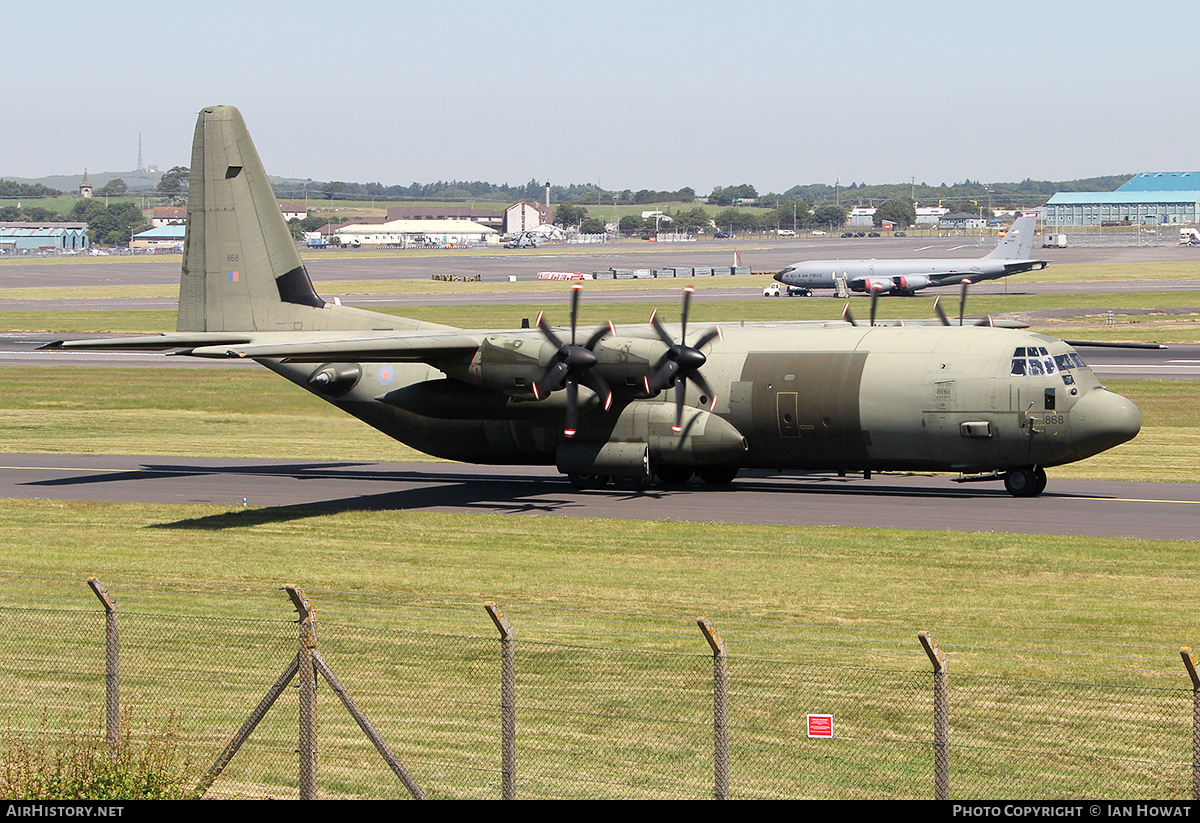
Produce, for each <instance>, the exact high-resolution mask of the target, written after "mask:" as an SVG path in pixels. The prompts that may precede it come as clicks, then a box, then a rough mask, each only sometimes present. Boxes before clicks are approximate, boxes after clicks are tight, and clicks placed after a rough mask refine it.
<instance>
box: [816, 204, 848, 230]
mask: <svg viewBox="0 0 1200 823" xmlns="http://www.w3.org/2000/svg"><path fill="white" fill-rule="evenodd" d="M812 222H813V224H814V225H817V226H829V227H830V228H831V229H836V228H841V227H842V226H844V225H846V209H845V208H844V207H842V206H830V205H824V206H818V207H817V210H816V211H814V212H813V216H812Z"/></svg>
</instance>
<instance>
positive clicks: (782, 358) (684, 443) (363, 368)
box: [50, 106, 1141, 496]
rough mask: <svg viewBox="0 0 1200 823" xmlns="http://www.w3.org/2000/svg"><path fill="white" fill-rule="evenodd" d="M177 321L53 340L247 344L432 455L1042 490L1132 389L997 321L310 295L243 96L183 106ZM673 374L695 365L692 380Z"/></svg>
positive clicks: (678, 476)
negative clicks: (417, 308) (632, 319)
mask: <svg viewBox="0 0 1200 823" xmlns="http://www.w3.org/2000/svg"><path fill="white" fill-rule="evenodd" d="M187 209H188V211H187V235H186V240H185V245H184V262H183V273H182V278H181V283H180V289H179V318H178V326H177V328H178V331H176V332H174V333H169V334H163V335H154V336H142V337H132V338H124V339H109V340H90V341H67V342H64V341H56V342H55V343H51V344H50V347H54V348H65V349H85V348H110V349H148V350H172V352H171V353H173V354H176V355H186V356H191V357H209V358H227V357H248V358H252V359H254V360H256V361H258V362H259V363H261V364H262V365H264V366H266V367H267V368H269V369H271V370H272V371H274V372H276V373H278V374H280V375H282V376H283V377H285V378H287V379H288V380H291V381H292V382H294V383H296V384H297V385H299V386H301V387H303V388H305V389H307V390H308V391H310V392H312V393H313V394H316V395H318V396H319V397H322V398H323V399H325V400H327V401H329V402H330V403H333V404H334V405H336V406H338V407H339V408H341V409H343V410H345V411H346V412H348V413H350V414H352V415H354V416H355V417H358V418H360V419H361V420H363V421H365V422H366V423H369V424H370V425H372V426H374V427H376V428H377V429H379V430H380V431H382V432H384V433H386V434H388V435H390V436H391V437H394V438H396V439H397V440H400V441H402V442H404V443H406V444H408V445H410V446H412V447H414V448H417V449H419V450H421V451H423V452H426V453H428V454H432V455H436V456H439V457H444V458H450V459H453V460H461V461H466V462H473V463H509V464H545V465H555V466H557V467H558V469H559V470H560V471H561V472H563V473H564V474H566V475H568V477H569V478H570V479H571V481H572V482H573V483H575V484H576V485H577V486H579V487H582V488H588V487H593V488H594V487H600V486H602V485H605V484H606V483H607V482H608V479H609V478H610V477H611V478H613V479H614V481H615V482H617V484H618V485H620V486H623V487H626V488H635V489H636V488H641V487H643V486H645V485H646V484H648V483H649V482H651V481H652V480H653V478H654V477H655V476H657V477H659V478H661V479H662V480H663V481H664V482H668V483H682V482H685V481H686V480H688V479H689V478H690V477H691V476H692V475H693V474H699V476H700V478H701V479H703V480H704V481H706V482H708V483H714V484H719V483H728V482H730V481H731V480H733V478H734V476H735V475H736V474H737V472H738V470H739V469H742V468H757V469H777V470H785V469H803V470H828V471H841V472H862V473H863V475H864V476H866V477H869V476H870V474H871V472H873V471H880V470H907V471H952V472H959V473H960V474H961V476H962V478H961V479H1003V481H1004V483H1005V486H1006V487H1007V489H1008V491H1009V492H1010V493H1012V494H1013V495H1016V496H1034V495H1037V494H1039V493H1040V492H1041V491H1042V490H1043V489H1044V487H1045V484H1046V473H1045V468H1046V467H1049V466H1056V465H1059V464H1062V463H1069V462H1072V461H1075V460H1081V459H1083V458H1085V457H1088V456H1089V455H1093V454H1096V453H1098V452H1101V451H1104V450H1105V449H1109V448H1111V447H1113V446H1115V445H1117V444H1118V443H1122V442H1124V441H1126V440H1129V439H1130V438H1132V437H1134V436H1135V435H1136V434H1137V432H1138V430H1139V428H1140V426H1141V415H1140V414H1139V412H1138V409H1137V407H1136V406H1134V405H1133V404H1132V403H1131V402H1129V401H1128V400H1127V399H1125V398H1124V397H1121V396H1120V395H1117V394H1114V393H1112V392H1109V391H1107V390H1105V389H1104V388H1103V387H1102V386H1101V385H1100V384H1099V381H1098V380H1097V379H1096V377H1095V375H1094V374H1093V373H1092V371H1091V370H1090V369H1089V368H1088V367H1087V366H1086V365H1084V363H1083V361H1082V360H1080V358H1079V356H1078V355H1077V354H1076V353H1075V351H1074V350H1072V348H1071V347H1070V346H1068V345H1067V344H1066V343H1064V342H1062V341H1061V340H1056V339H1054V338H1050V337H1046V336H1044V335H1040V334H1034V333H1031V332H1028V331H1024V330H1021V329H1014V328H995V327H992V326H991V325H986V324H985V325H982V326H978V325H964V324H962V322H961V319H960V323H959V324H958V325H955V324H952V323H951V322H950V321H948V320H947V319H946V318H945V316H944V315H941V323H940V324H939V323H938V321H937V320H933V321H929V322H927V323H926V324H925V325H915V324H911V323H910V324H906V325H900V324H895V325H875V324H874V319H873V318H872V323H871V324H870V325H860V324H855V323H854V322H853V321H852V320H851V321H850V322H847V321H845V320H842V321H836V322H829V323H824V322H817V323H811V322H810V323H740V322H739V323H730V324H726V325H724V326H722V327H719V328H718V327H714V328H708V329H704V330H702V331H701V332H699V333H696V332H695V330H694V329H692V330H691V331H689V329H688V325H687V315H688V299H689V296H690V294H691V292H690V290H688V291H685V293H684V301H683V310H682V314H681V318H680V323H678V324H670V325H664V324H663V323H662V322H661V321H660V320H659V319H658V317H652V318H651V322H650V323H649V324H647V325H631V326H621V327H614V326H612V325H606V326H601V327H600V328H598V329H596V330H594V331H591V332H586V333H584V332H583V331H581V330H579V329H577V327H576V326H577V323H576V317H577V309H578V303H579V291H578V290H576V291H573V292H572V303H571V310H570V312H571V323H570V326H569V327H566V328H561V327H560V328H554V327H551V326H550V325H549V324H548V323H547V322H546V321H545V320H542V319H540V318H539V322H538V323H537V328H531V329H520V330H475V331H471V330H464V329H458V328H454V327H451V326H443V325H439V324H435V323H427V322H421V321H418V320H410V319H405V318H402V317H394V316H392V315H389V314H380V313H375V312H370V311H363V310H359V309H354V308H350V307H346V306H341V305H338V304H330V303H327V302H325V301H324V300H322V299H321V298H320V297H318V296H317V294H316V292H315V291H314V289H313V285H312V282H311V281H310V279H309V276H308V273H307V271H306V270H305V268H304V266H303V264H302V263H301V261H300V256H299V253H298V252H297V250H296V245H295V243H294V242H293V241H292V237H291V235H290V234H289V232H288V229H287V226H286V225H285V224H284V221H283V217H282V215H281V214H280V211H279V207H278V205H276V201H275V196H274V194H273V192H272V191H271V187H270V185H269V183H268V182H267V176H266V173H265V172H264V171H263V168H262V164H261V162H260V161H259V158H258V154H257V153H256V151H255V149H254V145H253V143H252V142H251V140H250V135H249V133H248V132H247V130H246V127H245V124H244V123H243V121H242V117H241V115H240V114H239V113H238V111H237V109H235V108H233V107H230V106H214V107H212V108H206V109H204V110H203V111H201V113H200V117H199V120H198V122H197V124H196V134H195V143H194V145H193V150H192V171H191V183H190V188H189V192H188V206H187ZM689 384H691V385H689Z"/></svg>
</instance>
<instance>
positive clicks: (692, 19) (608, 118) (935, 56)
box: [0, 0, 1200, 194]
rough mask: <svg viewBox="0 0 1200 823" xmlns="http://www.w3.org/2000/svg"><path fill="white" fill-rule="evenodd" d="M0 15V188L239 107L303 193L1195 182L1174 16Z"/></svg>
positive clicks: (156, 153) (151, 6)
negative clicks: (545, 186)
mask: <svg viewBox="0 0 1200 823" xmlns="http://www.w3.org/2000/svg"><path fill="white" fill-rule="evenodd" d="M10 5H11V7H6V8H5V11H4V28H5V32H6V33H5V37H4V51H3V63H4V66H5V72H4V73H5V75H6V81H7V82H6V83H5V85H4V92H5V93H4V105H3V107H2V108H0V176H17V177H42V176H46V175H52V174H78V173H80V172H82V170H83V169H84V168H87V169H88V170H89V171H90V172H91V173H99V172H106V171H128V170H132V169H134V168H136V165H137V145H138V135H139V133H140V134H141V136H142V146H143V156H144V160H145V163H146V164H147V165H150V164H154V165H156V166H157V167H158V168H159V169H160V170H166V169H167V168H170V167H171V166H175V165H187V164H188V163H189V161H190V143H191V137H192V132H193V129H194V128H195V121H196V116H197V113H198V112H199V110H200V109H201V108H203V107H204V106H208V105H213V104H229V105H234V106H237V107H238V108H239V109H240V110H241V112H242V115H243V117H244V118H245V120H246V124H247V126H248V127H249V129H250V133H251V135H252V136H253V138H254V142H255V145H256V146H257V148H258V151H259V154H260V156H261V157H262V159H263V163H264V165H265V166H266V169H267V172H268V173H269V174H271V175H275V176H280V177H296V178H312V179H314V180H318V181H329V180H343V181H350V182H359V183H367V182H380V183H383V184H384V185H396V184H402V185H407V184H409V183H412V182H421V183H427V182H434V181H437V180H484V181H487V182H491V183H510V184H514V185H515V184H522V183H525V182H527V181H529V180H531V179H536V180H538V181H540V182H545V181H547V180H549V181H550V182H552V183H554V184H556V185H557V184H564V185H565V184H568V183H599V185H600V186H601V187H603V188H605V189H616V190H622V189H634V190H638V189H654V190H670V191H673V190H676V189H679V188H681V187H683V186H691V187H692V188H693V189H695V190H696V191H697V193H699V194H707V193H708V192H709V191H711V190H712V188H713V187H714V186H728V185H737V184H741V183H750V184H752V185H754V186H755V187H756V188H757V189H758V191H759V192H760V193H766V192H783V191H786V190H787V189H788V188H791V187H792V186H794V185H804V184H809V183H828V184H831V185H832V184H833V183H834V182H835V179H837V180H840V182H841V184H842V185H844V186H845V185H849V184H850V183H868V184H875V183H901V182H909V181H910V180H914V179H915V181H916V182H917V183H918V184H919V183H929V184H932V185H938V184H940V183H947V184H953V183H956V182H960V181H962V180H964V179H971V180H976V181H980V182H985V183H986V182H1014V181H1019V180H1023V179H1026V178H1032V179H1035V180H1070V179H1077V178H1082V177H1092V176H1097V175H1108V174H1123V173H1133V172H1139V171H1194V170H1198V169H1200V157H1197V148H1196V145H1197V142H1196V135H1197V134H1198V133H1200V106H1197V105H1196V104H1195V96H1196V92H1197V89H1198V86H1197V81H1196V77H1195V73H1194V71H1191V67H1192V66H1193V65H1194V62H1195V50H1196V40H1195V37H1196V35H1195V28H1194V26H1193V25H1192V22H1194V19H1195V15H1184V16H1183V18H1181V17H1180V15H1179V14H1178V12H1180V11H1181V9H1180V8H1179V7H1173V8H1174V11H1171V10H1170V9H1166V10H1165V11H1164V12H1163V13H1161V14H1149V13H1146V12H1142V11H1139V10H1138V8H1137V7H1135V6H1132V5H1130V4H1128V3H1116V2H1110V0H1089V1H1088V2H1082V1H1077V0H1057V1H1056V2H1049V3H1047V2H1025V0H1017V2H1009V3H1006V4H1000V3H995V4H992V3H989V4H983V3H974V2H967V3H963V2H941V0H926V2H923V3H920V4H905V3H897V2H894V0H893V1H892V2H877V0H857V2H854V3H846V4H843V3H811V2H806V1H804V2H799V1H796V0H793V1H792V2H767V1H766V0H740V2H738V3H733V2H724V3H720V2H710V0H689V2H674V0H660V1H659V2H653V1H652V0H638V2H626V0H609V2H605V3H572V4H568V3H554V2H550V1H547V2H539V3H534V2H526V0H508V2H488V3H484V2H474V0H444V1H443V2H441V3H431V2H419V3H417V2H410V0H391V1H390V2H386V3H383V2H380V3H373V2H342V3H334V2H325V3H313V2H308V0H296V1H295V2H289V3H281V2H254V0H249V1H247V0H239V1H238V2H228V0H206V2H204V3H161V2H155V3H151V2H141V1H140V0H138V1H135V0H90V2H75V0H69V1H68V0H42V2H40V3H36V4H35V3H22V4H10ZM1184 18H1187V19H1184ZM53 21H58V22H57V23H55V22H53ZM64 22H66V23H69V25H63V23H64Z"/></svg>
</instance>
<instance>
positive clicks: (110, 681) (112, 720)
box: [87, 577, 121, 752]
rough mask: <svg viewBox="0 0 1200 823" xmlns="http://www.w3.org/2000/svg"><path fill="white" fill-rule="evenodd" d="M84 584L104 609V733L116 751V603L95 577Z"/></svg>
mask: <svg viewBox="0 0 1200 823" xmlns="http://www.w3.org/2000/svg"><path fill="white" fill-rule="evenodd" d="M87 583H88V586H90V587H91V589H92V591H93V592H95V594H96V597H98V598H100V603H101V604H103V606H104V719H105V723H104V727H105V728H104V732H105V737H107V738H108V745H109V746H110V747H111V748H112V750H113V751H114V752H116V749H117V735H118V732H119V728H118V727H119V725H120V716H121V642H120V635H119V633H118V631H117V601H116V600H114V599H113V598H112V596H111V595H110V594H109V593H108V589H106V588H104V587H103V586H101V585H100V581H99V580H97V579H96V578H94V577H89V578H88V581H87Z"/></svg>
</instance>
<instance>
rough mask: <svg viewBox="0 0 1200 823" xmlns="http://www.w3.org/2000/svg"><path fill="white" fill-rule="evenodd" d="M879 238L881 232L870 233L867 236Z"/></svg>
mask: <svg viewBox="0 0 1200 823" xmlns="http://www.w3.org/2000/svg"><path fill="white" fill-rule="evenodd" d="M878 236H879V232H877V231H873V232H870V233H869V234H868V235H867V237H878Z"/></svg>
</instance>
